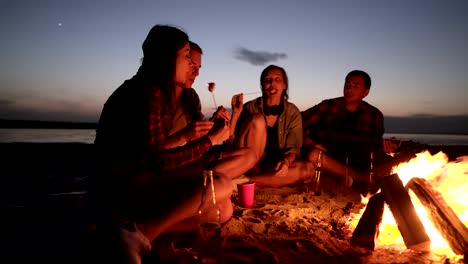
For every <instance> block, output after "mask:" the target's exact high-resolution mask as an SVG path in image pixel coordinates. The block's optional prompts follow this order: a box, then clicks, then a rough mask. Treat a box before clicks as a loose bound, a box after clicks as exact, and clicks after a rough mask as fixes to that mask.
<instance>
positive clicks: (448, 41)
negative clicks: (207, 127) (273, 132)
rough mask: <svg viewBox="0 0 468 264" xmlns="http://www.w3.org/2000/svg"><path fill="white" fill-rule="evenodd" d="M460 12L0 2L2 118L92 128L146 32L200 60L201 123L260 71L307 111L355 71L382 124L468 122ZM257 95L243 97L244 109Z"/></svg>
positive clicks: (270, 4) (459, 4)
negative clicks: (270, 71) (172, 35)
mask: <svg viewBox="0 0 468 264" xmlns="http://www.w3.org/2000/svg"><path fill="white" fill-rule="evenodd" d="M467 12H468V1H466V0H454V1H431V0H429V1H413V0H408V1H406V0H405V1H399V0H397V1H395V0H392V1H371V0H369V1H361V0H359V1H345V0H343V1H306V0H304V1H284V0H280V1H276V0H273V1H254V0H246V1H244V0H237V1H220V0H217V1H204V0H199V1H192V0H186V1H180V0H168V1H161V0H152V1H128V0H125V1H121V0H116V1H110V0H109V1H50V0H49V1H32V0H31V1H22V0H14V1H1V2H0V33H1V41H0V67H1V68H0V80H1V82H0V118H5V119H35V120H50V121H85V122H94V121H97V120H98V118H99V114H100V111H101V109H102V106H103V104H104V102H105V100H106V99H107V98H108V96H109V95H110V94H111V93H112V92H113V91H114V90H115V89H116V88H117V87H118V86H119V85H120V84H121V83H122V82H123V81H124V80H126V79H129V78H131V77H132V76H133V75H134V74H135V73H136V71H137V69H138V67H139V65H140V60H141V57H142V50H141V45H142V43H143V40H144V39H145V37H146V35H147V33H148V31H149V30H150V29H151V27H152V26H153V25H155V24H170V25H175V26H178V27H180V28H181V29H183V30H184V31H185V32H187V33H188V34H189V36H190V38H191V40H193V41H195V42H197V43H198V44H200V46H201V47H202V48H203V50H204V56H203V62H202V69H201V71H200V76H199V78H198V79H197V81H196V82H195V84H194V88H195V89H196V90H197V92H198V94H199V96H200V98H201V100H202V105H203V107H204V108H203V111H204V112H205V113H209V112H211V111H212V108H213V100H212V97H211V95H210V93H209V92H208V90H207V88H206V83H207V82H210V81H214V82H216V90H215V94H214V95H215V97H216V101H217V103H218V104H222V105H224V106H229V102H230V99H231V97H232V95H234V94H236V93H240V92H244V93H249V92H255V91H259V90H260V85H259V77H260V73H261V71H262V70H263V69H264V68H265V67H266V66H268V65H269V64H276V65H279V66H281V67H284V68H285V69H286V71H287V73H288V75H289V80H290V86H289V89H290V90H289V94H290V101H291V102H293V103H295V104H296V105H297V106H298V107H299V109H300V110H305V109H307V108H308V107H311V106H313V105H315V104H317V103H319V102H320V101H322V100H323V99H326V98H331V97H337V96H341V95H342V88H343V83H344V77H345V76H346V74H347V73H348V72H349V71H351V70H354V69H360V70H364V71H366V72H368V73H369V74H370V75H371V78H372V81H373V85H372V88H371V92H370V95H369V96H368V97H367V98H366V99H365V100H366V101H368V102H369V103H371V104H373V105H375V106H377V107H378V108H379V109H381V111H382V112H383V113H384V114H385V115H386V116H412V115H468V107H467V103H466V101H467V99H468V94H467V91H468V81H467V80H468V79H467V75H468V41H467V40H468V26H467V25H468V15H467ZM256 96H258V94H256V95H249V96H245V101H248V100H250V99H253V98H255V97H256Z"/></svg>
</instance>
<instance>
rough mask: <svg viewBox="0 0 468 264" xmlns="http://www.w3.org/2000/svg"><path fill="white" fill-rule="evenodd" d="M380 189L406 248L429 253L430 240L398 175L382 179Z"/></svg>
mask: <svg viewBox="0 0 468 264" xmlns="http://www.w3.org/2000/svg"><path fill="white" fill-rule="evenodd" d="M381 188H382V194H383V196H384V199H385V202H386V203H387V205H388V207H389V208H390V211H391V212H392V214H393V217H394V218H395V221H396V223H397V225H398V230H400V233H401V235H402V237H403V240H404V242H405V245H406V247H407V248H408V249H412V250H416V251H420V252H425V251H429V250H430V244H431V240H430V239H429V236H428V235H427V233H426V230H425V228H424V226H423V224H422V223H421V220H420V219H419V217H418V215H417V213H416V210H415V209H414V206H413V203H412V202H411V199H410V197H409V194H408V192H407V191H406V190H405V187H404V186H403V183H402V181H401V180H400V178H399V177H398V174H392V175H389V176H386V177H384V179H383V182H382V187H381Z"/></svg>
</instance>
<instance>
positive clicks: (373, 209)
mask: <svg viewBox="0 0 468 264" xmlns="http://www.w3.org/2000/svg"><path fill="white" fill-rule="evenodd" d="M384 205H385V201H384V197H383V195H382V193H377V194H375V195H373V196H372V197H371V198H370V199H369V202H368V203H367V206H366V210H365V211H364V214H363V215H362V216H361V218H360V219H359V223H358V225H357V227H356V229H355V230H354V232H353V236H352V237H351V241H350V243H351V245H353V246H356V247H362V248H366V249H369V250H374V249H375V244H376V240H377V237H378V236H379V227H380V224H381V223H382V216H383V212H384Z"/></svg>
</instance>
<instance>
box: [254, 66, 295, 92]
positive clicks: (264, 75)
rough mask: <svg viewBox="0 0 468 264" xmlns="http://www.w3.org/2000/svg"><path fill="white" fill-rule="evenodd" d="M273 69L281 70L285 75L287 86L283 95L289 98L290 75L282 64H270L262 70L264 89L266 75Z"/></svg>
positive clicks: (261, 76)
mask: <svg viewBox="0 0 468 264" xmlns="http://www.w3.org/2000/svg"><path fill="white" fill-rule="evenodd" d="M272 70H279V71H280V72H281V75H283V82H284V84H285V86H286V87H285V89H284V94H283V96H284V98H285V99H288V98H289V95H288V87H289V79H288V75H287V74H286V71H285V70H284V69H283V68H281V67H280V66H276V65H269V66H268V67H266V68H265V69H264V70H263V71H262V74H261V75H260V87H261V88H262V89H263V79H265V77H266V75H267V74H268V73H269V72H270V71H272Z"/></svg>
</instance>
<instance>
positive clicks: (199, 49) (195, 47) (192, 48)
mask: <svg viewBox="0 0 468 264" xmlns="http://www.w3.org/2000/svg"><path fill="white" fill-rule="evenodd" d="M189 45H190V49H191V50H195V51H198V53H200V54H203V50H202V48H200V46H199V45H198V44H197V43H195V42H193V41H189Z"/></svg>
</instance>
